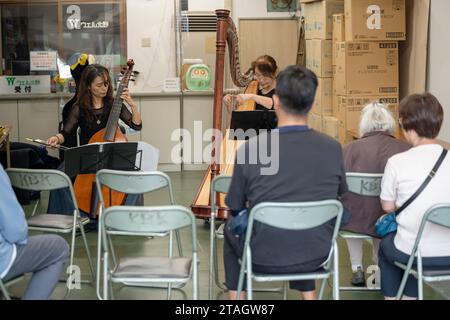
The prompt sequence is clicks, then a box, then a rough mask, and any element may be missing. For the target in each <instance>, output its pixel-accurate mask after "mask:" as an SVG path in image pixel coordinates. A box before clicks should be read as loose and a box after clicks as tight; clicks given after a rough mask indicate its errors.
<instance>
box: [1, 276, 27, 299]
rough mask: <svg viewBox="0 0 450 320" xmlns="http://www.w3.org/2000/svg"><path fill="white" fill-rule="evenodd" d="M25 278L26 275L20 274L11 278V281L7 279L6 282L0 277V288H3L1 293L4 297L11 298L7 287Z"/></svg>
mask: <svg viewBox="0 0 450 320" xmlns="http://www.w3.org/2000/svg"><path fill="white" fill-rule="evenodd" d="M23 279H24V276H18V277H16V278H14V279H11V280H9V281H7V282H6V283H5V282H3V281H2V279H1V278H0V290H1V293H2V295H3V298H4V299H5V300H11V296H10V295H9V292H8V290H7V289H6V287H9V286H11V285H13V284H15V283H16V282H19V281H21V280H23Z"/></svg>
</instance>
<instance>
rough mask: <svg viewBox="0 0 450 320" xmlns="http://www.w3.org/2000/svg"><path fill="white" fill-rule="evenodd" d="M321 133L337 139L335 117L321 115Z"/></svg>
mask: <svg viewBox="0 0 450 320" xmlns="http://www.w3.org/2000/svg"><path fill="white" fill-rule="evenodd" d="M322 123H323V124H322V127H323V133H325V134H326V135H328V136H330V137H332V138H333V139H335V140H337V141H339V123H338V119H337V118H335V117H323V120H322Z"/></svg>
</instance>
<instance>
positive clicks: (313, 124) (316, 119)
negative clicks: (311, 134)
mask: <svg viewBox="0 0 450 320" xmlns="http://www.w3.org/2000/svg"><path fill="white" fill-rule="evenodd" d="M308 125H309V127H310V128H311V129H313V130H315V131H318V132H322V116H321V115H319V114H315V113H314V112H310V113H309V116H308Z"/></svg>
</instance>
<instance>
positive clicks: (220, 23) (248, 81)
mask: <svg viewBox="0 0 450 320" xmlns="http://www.w3.org/2000/svg"><path fill="white" fill-rule="evenodd" d="M216 16H217V36H216V71H215V84H214V111H213V128H214V131H215V132H221V133H222V134H221V135H220V136H213V137H212V150H211V164H210V165H209V168H208V170H207V171H206V173H205V175H204V177H203V180H202V183H201V185H200V187H199V189H198V191H197V194H196V196H195V199H194V201H193V203H192V205H191V209H192V212H193V213H194V215H195V216H196V217H197V218H209V217H211V206H210V185H211V181H212V179H214V177H216V176H218V175H221V174H223V175H232V174H233V167H234V159H235V157H236V151H237V149H238V148H239V147H240V146H241V145H242V144H243V143H244V142H245V141H237V140H230V139H229V135H230V131H229V126H228V125H226V126H225V129H224V130H222V110H223V108H222V99H223V94H224V77H225V57H226V47H227V46H228V53H229V54H228V56H229V64H230V75H231V80H232V81H233V83H234V84H235V85H236V86H237V87H240V88H244V87H247V89H246V91H245V92H246V93H256V92H257V90H258V82H257V81H254V80H253V73H246V74H243V73H242V72H241V68H240V62H239V39H238V35H237V32H236V27H235V25H234V22H233V20H232V19H231V17H230V11H229V10H222V9H220V10H216ZM254 109H255V102H253V101H248V102H246V103H245V104H244V105H241V106H239V107H238V108H237V110H236V111H250V110H254ZM224 200H225V196H224V195H223V194H221V195H217V199H216V205H217V207H218V208H219V209H218V210H219V212H218V217H219V218H226V217H227V215H228V209H227V208H226V206H225V201H224Z"/></svg>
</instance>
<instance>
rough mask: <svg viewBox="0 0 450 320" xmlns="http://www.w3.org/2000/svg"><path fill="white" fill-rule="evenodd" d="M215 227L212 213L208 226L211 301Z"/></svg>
mask: <svg viewBox="0 0 450 320" xmlns="http://www.w3.org/2000/svg"><path fill="white" fill-rule="evenodd" d="M215 233H216V227H215V222H214V213H211V220H210V224H209V239H210V244H209V276H208V300H212V295H213V278H214V277H215V275H216V272H215V271H216V270H215V269H216V268H215V261H214V260H215V259H214V255H215V254H216V250H215V247H214V244H215V242H216V239H215V238H216V235H215Z"/></svg>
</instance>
